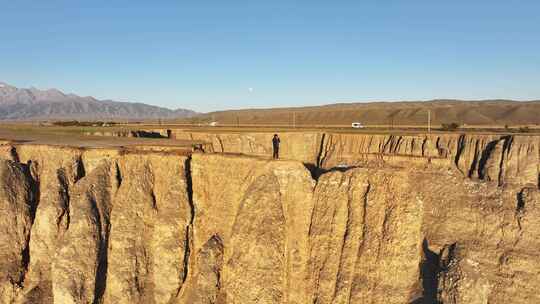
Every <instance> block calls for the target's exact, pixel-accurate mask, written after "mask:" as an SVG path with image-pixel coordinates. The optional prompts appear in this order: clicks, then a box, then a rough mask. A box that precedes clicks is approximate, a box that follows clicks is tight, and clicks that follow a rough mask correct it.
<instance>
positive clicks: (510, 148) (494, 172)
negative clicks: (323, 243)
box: [171, 130, 540, 186]
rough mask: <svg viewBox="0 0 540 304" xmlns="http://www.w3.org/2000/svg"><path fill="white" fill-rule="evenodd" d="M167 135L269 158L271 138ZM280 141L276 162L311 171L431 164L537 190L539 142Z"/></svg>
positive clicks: (455, 137)
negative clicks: (295, 164)
mask: <svg viewBox="0 0 540 304" xmlns="http://www.w3.org/2000/svg"><path fill="white" fill-rule="evenodd" d="M171 132H172V133H171V134H172V135H171V137H173V138H177V139H190V140H196V141H200V142H203V143H204V144H203V145H202V147H203V150H205V152H219V153H223V152H225V153H241V154H245V155H255V156H264V157H270V156H271V155H272V136H273V133H264V132H258V133H232V132H231V133H224V132H222V133H218V132H189V131H183V130H171ZM280 137H281V147H280V157H281V158H283V159H289V160H298V161H301V162H303V163H305V164H307V165H309V166H310V168H316V169H322V170H327V169H331V168H334V167H336V166H340V167H353V166H364V165H366V164H367V163H369V164H370V165H372V164H373V163H379V164H383V165H394V166H407V167H410V166H412V165H413V166H416V167H418V166H420V167H421V166H425V165H426V164H434V165H438V166H440V167H443V168H452V169H457V170H459V171H460V172H462V173H463V174H464V175H465V176H467V177H470V178H473V179H482V180H487V181H497V182H498V183H499V184H501V185H502V184H504V183H516V184H520V185H523V186H525V185H530V184H534V185H539V179H540V178H539V176H540V172H539V168H540V137H538V136H525V135H489V134H457V133H448V134H431V135H425V134H420V135H392V134H366V133H357V134H354V133H324V132H283V133H280Z"/></svg>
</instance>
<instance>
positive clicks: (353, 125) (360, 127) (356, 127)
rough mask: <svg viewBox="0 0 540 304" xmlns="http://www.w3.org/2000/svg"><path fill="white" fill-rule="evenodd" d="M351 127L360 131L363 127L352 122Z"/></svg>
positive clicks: (358, 123)
mask: <svg viewBox="0 0 540 304" xmlns="http://www.w3.org/2000/svg"><path fill="white" fill-rule="evenodd" d="M351 127H353V128H355V129H362V128H363V127H364V125H363V124H362V123H360V122H353V123H352V124H351Z"/></svg>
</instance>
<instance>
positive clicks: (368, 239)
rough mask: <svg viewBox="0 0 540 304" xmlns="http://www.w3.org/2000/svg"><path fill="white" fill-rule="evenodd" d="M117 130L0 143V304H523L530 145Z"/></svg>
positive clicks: (487, 137)
mask: <svg viewBox="0 0 540 304" xmlns="http://www.w3.org/2000/svg"><path fill="white" fill-rule="evenodd" d="M134 134H136V135H137V136H139V135H140V136H141V137H144V136H146V134H159V136H156V137H168V138H169V139H170V141H171V142H175V140H178V141H183V142H187V141H191V142H193V149H192V150H193V151H189V152H187V150H185V149H183V150H179V149H175V148H171V147H170V146H160V147H156V148H151V147H149V145H144V146H139V145H134V146H131V147H129V148H126V147H123V146H116V147H115V146H104V147H99V146H92V147H87V146H84V147H81V146H77V145H59V144H57V145H55V144H49V143H47V144H43V143H39V142H24V141H15V140H9V139H6V140H4V141H2V142H1V145H0V214H1V215H2V218H3V221H1V222H0V231H1V233H0V302H1V303H178V304H180V303H220V304H226V303H298V304H303V303H317V304H323V303H336V304H337V303H414V304H420V303H444V304H457V303H472V304H476V303H478V304H480V303H485V304H488V303H489V304H497V303H505V304H506V303H537V302H540V295H538V293H537V289H538V287H540V276H539V274H540V273H539V272H540V271H539V270H538V269H539V265H540V254H539V253H538V250H537V248H540V206H539V203H540V201H539V185H540V184H539V180H540V174H539V172H540V137H538V136H535V135H505V134H459V133H432V134H420V133H419V134H368V133H359V134H354V133H339V132H322V131H313V132H308V131H305V132H281V133H280V137H281V149H280V156H281V160H270V156H271V152H272V146H271V137H272V135H273V132H217V131H216V132H198V131H190V130H180V129H171V130H153V131H146V133H143V132H139V133H129V132H128V133H126V132H124V133H122V134H113V133H110V134H101V135H112V136H122V137H124V136H134ZM93 135H99V134H93ZM150 137H153V135H152V136H150ZM162 140H163V139H162ZM171 145H173V144H171Z"/></svg>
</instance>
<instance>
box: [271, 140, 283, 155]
mask: <svg viewBox="0 0 540 304" xmlns="http://www.w3.org/2000/svg"><path fill="white" fill-rule="evenodd" d="M280 142H281V141H280V140H279V136H278V135H277V134H274V138H272V147H273V149H274V155H273V156H272V158H273V159H279V143H280Z"/></svg>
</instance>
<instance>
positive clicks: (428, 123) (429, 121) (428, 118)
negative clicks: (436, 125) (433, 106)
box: [427, 110, 431, 134]
mask: <svg viewBox="0 0 540 304" xmlns="http://www.w3.org/2000/svg"><path fill="white" fill-rule="evenodd" d="M427 120H428V122H427V130H428V133H430V134H431V110H428V111H427Z"/></svg>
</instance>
